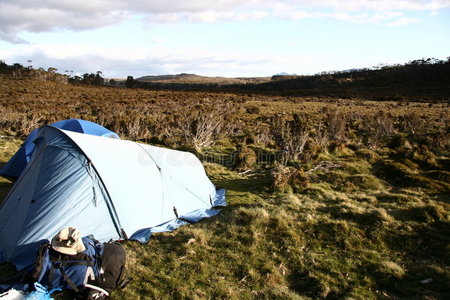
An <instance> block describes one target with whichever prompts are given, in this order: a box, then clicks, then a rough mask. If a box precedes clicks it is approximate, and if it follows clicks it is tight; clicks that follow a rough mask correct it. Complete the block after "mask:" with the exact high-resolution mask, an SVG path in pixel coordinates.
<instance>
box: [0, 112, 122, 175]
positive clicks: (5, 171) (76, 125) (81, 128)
mask: <svg viewBox="0 0 450 300" xmlns="http://www.w3.org/2000/svg"><path fill="white" fill-rule="evenodd" d="M51 126H53V127H56V128H60V129H64V130H69V131H74V132H80V133H85V134H91V135H96V136H102V137H109V138H115V139H119V136H118V135H117V134H116V133H115V132H113V131H111V130H109V129H106V128H105V127H103V126H101V125H98V124H95V123H93V122H89V121H85V120H80V119H69V120H62V121H59V122H56V123H53V124H51ZM37 133H38V129H34V130H33V131H32V132H31V133H30V134H29V135H28V137H27V138H26V139H25V141H24V143H23V144H22V146H21V147H20V148H19V150H18V151H17V152H16V153H15V154H14V156H13V157H12V158H11V159H10V160H9V161H8V162H7V163H6V164H5V165H4V166H3V167H2V168H1V169H0V175H1V176H5V177H11V178H18V177H19V176H20V174H21V173H22V171H23V170H24V169H25V166H26V165H27V163H28V162H29V161H30V159H31V155H32V154H33V151H34V147H35V146H34V143H33V141H34V139H35V138H36V136H37Z"/></svg>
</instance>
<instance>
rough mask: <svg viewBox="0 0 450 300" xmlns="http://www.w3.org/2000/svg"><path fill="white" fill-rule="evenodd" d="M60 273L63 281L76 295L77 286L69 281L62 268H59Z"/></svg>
mask: <svg viewBox="0 0 450 300" xmlns="http://www.w3.org/2000/svg"><path fill="white" fill-rule="evenodd" d="M59 270H60V271H61V274H62V276H63V278H64V280H65V281H66V282H67V283H68V284H69V286H70V287H71V288H72V289H73V290H74V291H75V292H76V293H78V292H79V291H80V290H79V289H78V288H77V286H76V285H75V284H74V283H73V282H72V280H70V278H69V276H67V274H66V272H64V268H62V267H61V268H60V269H59Z"/></svg>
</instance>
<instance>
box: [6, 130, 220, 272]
mask: <svg viewBox="0 0 450 300" xmlns="http://www.w3.org/2000/svg"><path fill="white" fill-rule="evenodd" d="M35 144H36V149H35V151H34V154H33V156H32V159H31V161H30V163H29V164H28V165H27V166H26V168H25V170H24V171H23V173H22V175H21V176H20V178H19V179H18V180H17V182H16V183H15V184H14V186H13V188H12V190H11V191H10V193H9V195H8V196H7V198H6V199H5V201H4V203H3V205H2V207H1V209H0V261H1V260H3V261H11V262H13V263H14V264H15V265H16V266H17V267H18V268H19V269H23V268H25V267H27V266H29V265H30V264H31V263H32V262H33V260H34V258H35V251H36V249H37V248H36V244H39V243H40V242H42V241H44V240H50V239H51V238H52V237H53V236H54V235H55V234H56V233H57V232H58V231H59V230H61V229H62V228H65V227H76V228H78V229H79V230H80V231H81V233H82V234H83V235H91V234H92V235H93V236H94V237H95V238H96V239H98V240H99V241H108V240H111V239H112V240H117V239H121V238H130V239H133V240H138V241H140V242H147V241H148V239H149V238H150V236H151V234H152V233H154V232H161V231H169V230H173V229H176V228H178V227H179V226H182V225H185V224H189V223H193V222H196V221H198V220H200V219H202V218H204V217H210V216H213V215H216V214H217V213H218V212H219V210H217V209H214V208H215V207H222V206H225V205H226V201H225V192H224V191H223V190H220V191H216V188H215V186H214V185H213V183H212V182H211V181H210V180H209V178H208V177H207V175H206V173H205V170H204V168H203V166H202V164H201V162H200V161H199V160H198V158H197V157H195V156H194V155H193V154H191V153H187V152H181V151H175V150H170V149H164V148H159V147H154V146H150V145H144V144H140V143H136V142H132V141H126V140H119V139H104V138H101V137H98V136H93V135H86V134H80V133H76V132H72V131H65V130H60V129H57V128H54V127H51V126H44V127H43V128H41V129H40V130H39V132H38V134H37V137H36V138H35Z"/></svg>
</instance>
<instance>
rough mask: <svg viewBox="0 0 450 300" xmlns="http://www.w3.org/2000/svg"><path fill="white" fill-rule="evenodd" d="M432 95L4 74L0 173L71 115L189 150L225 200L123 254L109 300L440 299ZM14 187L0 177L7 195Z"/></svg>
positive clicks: (449, 225)
mask: <svg viewBox="0 0 450 300" xmlns="http://www.w3.org/2000/svg"><path fill="white" fill-rule="evenodd" d="M385 100H389V99H385ZM419 100H420V99H419ZM438 100H439V101H431V102H430V101H428V102H426V101H419V102H412V101H410V102H406V101H397V100H396V101H383V102H377V101H368V100H365V99H362V98H359V99H341V98H339V97H327V96H321V97H293V96H271V95H264V94H252V93H238V94H235V93H226V92H222V93H213V92H200V91H191V92H189V91H170V90H163V91H152V90H145V89H125V88H113V87H101V86H91V85H72V84H67V83H62V82H58V81H52V80H48V79H23V78H22V79H18V78H14V77H12V76H11V75H0V107H1V112H2V113H1V115H0V136H1V139H0V147H1V148H0V149H1V156H0V165H2V164H3V163H5V162H6V161H7V159H8V158H9V156H10V155H11V154H12V153H14V151H15V150H16V149H17V148H18V146H19V145H20V141H21V140H23V138H24V137H25V136H26V135H27V134H28V133H29V132H30V131H31V130H32V129H34V128H36V127H39V126H41V125H44V124H48V123H52V122H55V121H58V120H62V119H68V118H82V119H85V120H89V121H93V122H96V123H99V124H102V125H103V126H106V127H108V128H109V129H111V130H113V131H116V132H117V133H118V134H120V135H121V136H122V138H126V139H131V140H138V141H142V142H145V143H152V144H156V145H160V146H164V147H171V148H177V149H182V150H187V151H192V152H193V153H196V154H197V155H198V157H199V158H200V159H201V160H202V162H203V163H204V165H205V168H206V170H207V172H208V174H209V176H210V177H211V178H212V180H213V182H214V183H215V184H216V185H220V186H222V187H225V188H226V189H227V190H228V194H227V195H228V203H229V206H228V207H226V208H225V209H223V211H222V213H221V214H220V215H219V216H217V217H214V218H211V219H208V220H204V221H202V222H200V223H198V224H194V225H189V226H185V227H183V228H180V229H179V230H177V231H175V232H173V233H165V234H159V235H155V237H154V238H152V240H151V241H150V242H149V243H148V244H147V245H141V244H138V243H134V242H127V243H125V245H126V247H127V249H128V253H129V257H130V259H129V262H128V264H129V268H130V270H131V274H132V276H133V278H134V280H133V282H131V283H130V284H129V285H128V286H127V287H126V288H125V289H124V290H120V291H116V292H114V293H113V295H112V297H111V298H112V299H152V298H155V299H210V298H223V299H260V298H266V299H274V298H277V299H337V298H346V299H347V298H348V299H446V298H449V297H450V294H449V292H448V282H449V280H450V267H449V262H450V261H449V256H448V253H449V251H450V248H449V247H450V238H449V236H450V235H449V234H450V215H449V211H450V204H449V200H450V199H449V194H450V180H449V179H450V163H449V162H450V157H449V150H450V144H449V141H450V136H449V135H450V127H449V120H450V106H449V104H448V102H446V101H441V99H440V98H439V99H438ZM10 187H11V182H9V181H8V180H6V179H1V181H0V191H1V193H2V194H1V195H2V196H3V197H4V196H5V195H6V193H7V191H8V189H9V188H10ZM7 270H8V266H2V267H1V269H0V271H1V272H3V273H4V272H6V271H7ZM60 297H63V298H64V297H66V298H67V297H68V296H67V294H66V295H62V296H60Z"/></svg>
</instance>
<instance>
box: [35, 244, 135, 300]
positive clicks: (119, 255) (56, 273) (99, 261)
mask: <svg viewBox="0 0 450 300" xmlns="http://www.w3.org/2000/svg"><path fill="white" fill-rule="evenodd" d="M83 244H84V246H85V248H86V250H85V251H83V252H80V253H77V254H76V255H68V254H63V253H60V252H57V251H55V250H53V249H52V248H51V246H50V245H49V244H48V243H45V244H43V245H41V246H40V248H39V251H38V256H37V258H36V261H35V263H34V268H33V271H32V273H31V279H32V280H33V281H35V282H39V283H41V284H42V285H43V286H44V287H46V288H47V289H48V290H52V289H61V290H72V291H73V292H75V293H76V294H77V295H78V296H79V297H81V298H83V299H101V298H105V297H107V296H109V292H111V291H112V290H113V289H116V288H123V287H125V285H126V284H127V283H128V282H129V281H130V280H129V278H128V274H127V269H126V266H125V263H126V252H125V249H124V247H123V246H122V245H121V244H119V243H117V242H110V243H100V242H98V241H97V240H95V239H93V238H90V237H84V238H83Z"/></svg>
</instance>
